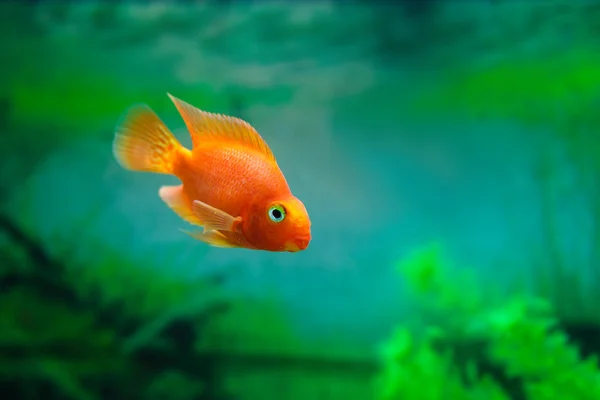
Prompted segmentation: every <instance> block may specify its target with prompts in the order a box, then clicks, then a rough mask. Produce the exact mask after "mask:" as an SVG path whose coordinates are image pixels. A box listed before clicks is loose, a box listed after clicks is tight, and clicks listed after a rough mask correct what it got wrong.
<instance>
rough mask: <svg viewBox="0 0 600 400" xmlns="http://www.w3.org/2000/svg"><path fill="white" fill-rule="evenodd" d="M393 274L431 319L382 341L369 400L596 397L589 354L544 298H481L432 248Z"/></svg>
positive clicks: (599, 373)
mask: <svg viewBox="0 0 600 400" xmlns="http://www.w3.org/2000/svg"><path fill="white" fill-rule="evenodd" d="M400 271H401V272H402V274H403V276H404V277H405V278H406V279H407V282H408V284H409V286H410V287H411V288H412V290H413V294H415V295H416V296H417V298H418V299H419V300H420V304H421V306H422V307H423V311H424V313H425V314H426V315H428V317H429V318H431V319H430V320H429V322H428V323H426V324H425V326H424V327H421V329H420V330H416V329H410V328H407V327H402V326H401V327H399V328H398V329H397V330H396V331H395V333H394V334H393V336H392V337H391V338H390V339H389V340H388V341H387V342H386V343H385V346H384V347H383V350H384V351H383V361H384V364H383V365H384V369H383V371H382V373H381V375H380V376H379V377H378V384H379V386H378V387H379V392H378V395H377V398H379V399H404V400H411V399H415V400H417V399H418V400H434V399H435V400H437V399H440V400H441V399H448V398H452V399H465V400H466V399H498V400H503V399H527V400H546V399H548V400H549V399H556V398H563V399H582V400H583V399H590V400H592V399H597V398H600V369H599V368H598V362H597V356H591V357H588V358H587V359H585V358H584V357H582V356H581V355H580V352H579V350H578V348H577V346H576V345H575V344H573V343H571V342H570V339H569V337H568V336H567V334H566V333H565V332H564V331H562V330H561V329H560V327H559V323H558V321H557V319H556V316H555V315H554V313H553V312H552V309H551V307H550V305H549V303H548V302H547V301H545V300H543V299H540V298H535V297H529V296H525V295H515V296H513V297H511V298H508V299H504V300H500V301H497V300H493V299H492V298H488V297H487V296H484V295H483V292H482V291H481V290H480V288H479V287H478V285H477V283H476V282H474V281H472V280H471V281H468V280H464V279H463V280H461V279H457V278H456V273H455V268H452V267H451V266H450V265H449V264H448V262H447V261H446V260H445V259H444V258H443V256H442V252H441V247H440V246H438V245H432V246H430V247H427V248H424V249H421V250H419V251H415V253H414V254H413V256H412V257H409V258H408V259H407V260H406V261H405V262H404V263H402V264H401V265H400ZM474 293H476V294H477V295H475V296H472V295H473V294H474ZM435 316H437V318H436V317H435ZM432 321H435V322H432ZM423 328H424V329H423ZM598 350H600V348H598V349H596V351H598Z"/></svg>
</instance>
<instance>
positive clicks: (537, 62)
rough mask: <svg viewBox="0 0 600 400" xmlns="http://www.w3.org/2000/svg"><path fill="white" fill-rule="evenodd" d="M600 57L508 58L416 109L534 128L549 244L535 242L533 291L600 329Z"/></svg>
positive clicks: (580, 50) (452, 80)
mask: <svg viewBox="0 0 600 400" xmlns="http://www.w3.org/2000/svg"><path fill="white" fill-rule="evenodd" d="M598 54H600V53H598V49H597V48H593V47H574V48H571V49H569V50H566V51H555V52H549V53H546V54H538V53H535V52H533V53H532V55H531V56H529V57H525V56H521V57H518V58H517V57H508V56H507V57H506V58H504V59H502V60H500V61H497V60H495V61H494V62H491V63H489V64H486V65H483V66H482V65H479V66H477V67H472V68H469V69H468V70H464V71H460V72H457V71H455V72H454V73H450V74H448V75H447V76H446V81H447V83H445V84H440V85H436V86H435V87H434V88H431V89H430V90H428V91H426V92H425V93H424V94H423V95H422V96H421V97H418V98H417V99H416V100H415V102H414V104H413V107H414V110H417V111H418V112H419V113H420V114H423V113H427V116H428V118H431V115H432V113H442V114H448V113H452V114H453V117H457V116H462V117H470V118H480V119H488V120H490V121H492V120H495V121H513V122H514V121H516V122H518V123H520V124H522V125H524V126H526V127H528V128H532V129H531V130H530V134H529V137H524V138H523V140H524V141H528V142H529V143H533V144H534V148H535V152H534V153H533V154H532V157H533V160H532V162H533V166H532V170H531V173H532V175H533V177H534V180H535V181H536V182H537V184H538V185H539V196H540V197H539V201H540V213H541V218H542V224H541V231H540V233H541V237H542V240H541V242H540V243H531V246H532V247H531V249H532V251H531V259H529V260H527V265H529V266H533V267H534V269H535V272H534V278H533V285H534V291H535V293H537V294H539V295H541V296H543V297H545V298H548V299H549V300H551V302H552V303H553V306H554V307H555V309H556V311H557V312H558V313H559V314H560V315H561V316H562V317H565V318H571V319H579V320H594V321H597V322H598V321H600V308H599V306H598V304H599V303H598V302H597V301H595V300H594V299H593V296H595V294H597V293H598V291H600V273H599V272H598V271H599V270H598V268H597V266H598V264H599V263H600V141H599V140H598V129H600V113H598V109H599V107H600V69H598V67H597V66H598V65H599V63H600V56H599V55H598ZM540 132H542V133H541V134H540ZM506 157H507V160H508V159H509V158H510V154H507V155H506ZM581 199H583V200H581ZM573 204H582V205H583V206H582V209H581V210H574V209H573V208H572V207H571V205H573ZM573 213H575V214H573ZM577 213H579V214H577ZM565 215H570V216H572V215H582V216H583V220H585V221H586V223H585V224H584V226H570V227H568V228H567V230H565V228H564V226H565V225H564V223H561V220H564V217H565ZM573 218H574V217H573ZM588 223H589V226H587V224H588ZM569 230H574V231H575V232H579V233H578V234H576V235H577V237H578V243H577V246H578V247H579V248H583V249H587V250H583V251H580V252H579V253H577V252H574V251H573V248H574V246H573V243H571V241H570V239H569V238H570V237H572V236H573V233H572V232H571V231H569ZM584 231H585V232H589V234H587V233H583V232H584ZM536 247H537V248H538V249H539V251H536ZM536 254H537V255H536ZM584 281H585V282H584ZM587 281H589V282H591V284H590V285H586V282H587ZM588 287H589V288H588Z"/></svg>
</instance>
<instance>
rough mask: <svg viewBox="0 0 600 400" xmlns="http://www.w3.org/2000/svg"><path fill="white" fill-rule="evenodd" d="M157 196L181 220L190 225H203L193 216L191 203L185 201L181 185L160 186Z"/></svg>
mask: <svg viewBox="0 0 600 400" xmlns="http://www.w3.org/2000/svg"><path fill="white" fill-rule="evenodd" d="M158 195H159V196H160V198H161V199H162V201H164V202H165V203H166V204H167V206H169V208H170V209H171V210H173V211H174V212H175V213H176V214H177V215H178V216H179V217H180V218H182V219H183V220H185V221H187V222H189V223H190V224H192V225H198V226H203V225H204V224H203V223H202V220H200V218H198V216H196V214H194V212H193V210H192V208H191V202H189V201H188V200H187V197H186V194H185V193H184V191H183V185H177V186H162V187H161V188H160V190H159V191H158Z"/></svg>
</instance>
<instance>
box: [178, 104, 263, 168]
mask: <svg viewBox="0 0 600 400" xmlns="http://www.w3.org/2000/svg"><path fill="white" fill-rule="evenodd" d="M167 94H168V95H169V97H170V98H171V101H173V103H174V104H175V107H177V110H178V111H179V114H181V117H182V118H183V121H184V122H185V124H186V126H187V128H188V130H189V131H190V135H191V136H192V145H193V146H194V147H196V146H197V145H198V144H199V143H201V142H202V141H205V140H211V139H213V140H214V139H220V140H223V139H226V140H231V141H234V142H238V143H241V144H243V145H245V146H247V147H249V148H251V149H255V150H257V151H259V152H261V153H262V154H264V155H265V156H266V157H267V158H268V159H271V160H275V156H274V155H273V152H271V149H270V148H269V146H268V145H267V143H266V142H265V141H264V140H263V138H262V137H261V136H260V135H259V134H258V132H256V130H255V129H254V128H253V127H252V126H251V125H250V124H249V123H247V122H246V121H244V120H242V119H240V118H236V117H229V116H227V115H222V114H214V113H209V112H206V111H202V110H200V109H198V108H196V107H194V106H192V105H191V104H188V103H186V102H185V101H183V100H180V99H178V98H177V97H175V96H172V95H171V94H170V93H167Z"/></svg>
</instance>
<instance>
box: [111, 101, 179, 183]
mask: <svg viewBox="0 0 600 400" xmlns="http://www.w3.org/2000/svg"><path fill="white" fill-rule="evenodd" d="M181 149H182V146H181V144H180V143H179V142H178V141H177V139H175V136H173V134H172V133H171V132H170V131H169V128H167V126H166V125H165V124H164V123H163V122H162V121H161V120H160V118H159V117H158V116H157V115H156V114H155V113H154V111H152V110H151V109H150V108H149V107H148V106H145V105H136V106H133V107H131V108H130V109H129V110H127V111H126V112H125V114H124V115H123V117H122V118H121V121H120V122H119V124H118V125H117V129H116V131H115V139H114V141H113V154H114V156H115V158H116V159H117V161H118V162H119V164H120V165H121V166H122V167H123V168H126V169H129V170H134V171H145V172H155V173H159V174H172V173H173V164H174V162H175V161H176V160H177V157H178V156H179V153H180V151H181Z"/></svg>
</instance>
